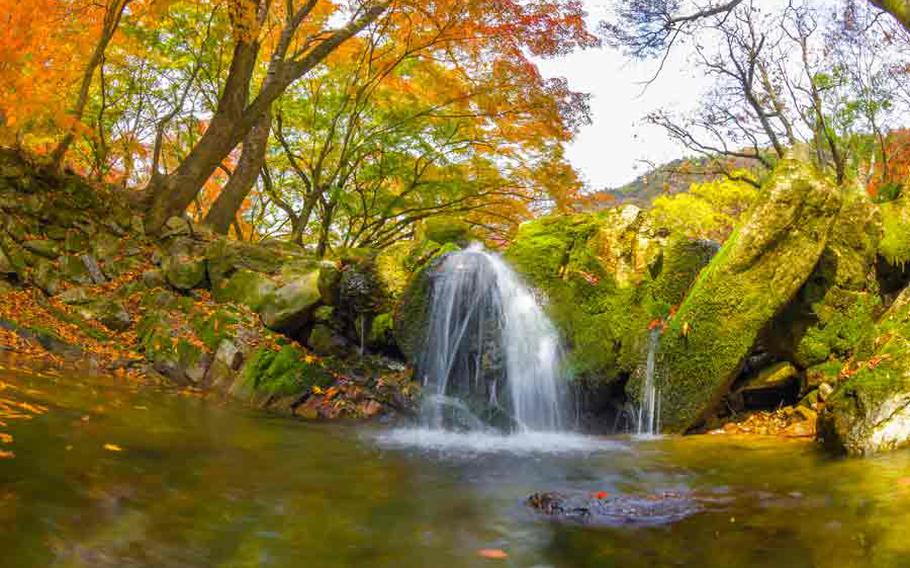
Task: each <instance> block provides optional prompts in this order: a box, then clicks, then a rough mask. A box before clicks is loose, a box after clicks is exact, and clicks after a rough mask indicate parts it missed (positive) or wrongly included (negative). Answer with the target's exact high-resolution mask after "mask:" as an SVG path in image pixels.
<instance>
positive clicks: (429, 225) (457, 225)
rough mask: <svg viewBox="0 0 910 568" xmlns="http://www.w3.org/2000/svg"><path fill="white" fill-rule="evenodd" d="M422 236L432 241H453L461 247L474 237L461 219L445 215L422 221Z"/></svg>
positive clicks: (444, 242) (442, 242) (445, 242)
mask: <svg viewBox="0 0 910 568" xmlns="http://www.w3.org/2000/svg"><path fill="white" fill-rule="evenodd" d="M423 237H424V238H425V239H427V240H429V241H433V242H434V243H439V244H448V243H454V244H457V245H459V246H462V247H464V246H467V245H468V244H469V243H470V242H471V241H472V240H473V239H474V236H473V234H472V233H471V226H470V225H469V224H468V223H466V222H465V221H464V220H463V219H457V218H455V217H445V216H442V217H430V218H429V219H427V220H426V221H424V226H423Z"/></svg>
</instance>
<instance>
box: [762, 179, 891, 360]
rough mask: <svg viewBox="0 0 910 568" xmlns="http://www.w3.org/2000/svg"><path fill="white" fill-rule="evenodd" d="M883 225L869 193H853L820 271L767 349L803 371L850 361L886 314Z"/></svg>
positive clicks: (779, 322)
mask: <svg viewBox="0 0 910 568" xmlns="http://www.w3.org/2000/svg"><path fill="white" fill-rule="evenodd" d="M881 231H882V222H881V215H880V213H879V210H878V208H877V207H876V206H875V205H874V204H873V203H872V202H871V201H870V200H869V198H868V197H867V195H866V194H865V192H863V191H853V192H849V191H848V192H847V193H846V195H845V197H844V205H843V207H842V208H841V210H840V213H839V214H838V216H837V219H836V220H835V222H834V224H833V225H832V227H831V232H830V235H829V238H828V242H827V244H826V246H825V248H824V250H823V251H822V255H821V258H820V259H819V261H818V265H817V266H816V267H815V270H814V271H813V272H812V274H811V275H810V276H809V279H808V280H807V281H806V283H805V285H803V287H802V288H801V289H800V291H799V293H798V294H797V297H796V299H795V300H794V301H793V302H792V303H791V304H790V305H788V306H787V308H786V309H785V310H784V312H783V313H782V314H780V316H778V317H777V318H775V320H774V322H773V323H772V325H771V326H769V328H768V332H767V334H766V336H765V341H764V343H765V344H766V345H768V346H769V347H771V348H772V349H774V350H775V351H776V352H777V354H778V356H779V357H781V358H784V359H787V360H790V361H793V362H794V363H796V364H797V365H799V366H800V367H802V368H809V367H812V366H814V365H818V364H820V363H824V362H825V361H827V360H828V359H829V358H832V357H836V358H840V359H846V358H847V357H849V356H850V354H851V353H852V350H853V348H854V346H855V345H857V344H858V343H859V342H860V341H861V340H862V339H863V337H865V336H866V335H868V334H869V332H870V330H871V329H872V327H873V326H874V324H875V316H876V314H877V313H878V311H879V310H880V306H881V299H880V297H879V289H878V282H877V280H876V273H875V263H876V253H877V250H878V246H879V240H880V238H881Z"/></svg>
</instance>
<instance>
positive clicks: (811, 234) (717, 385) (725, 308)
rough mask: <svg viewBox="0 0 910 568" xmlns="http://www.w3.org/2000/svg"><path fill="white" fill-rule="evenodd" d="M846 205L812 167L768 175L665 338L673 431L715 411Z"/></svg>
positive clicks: (664, 413)
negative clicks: (758, 194)
mask: <svg viewBox="0 0 910 568" xmlns="http://www.w3.org/2000/svg"><path fill="white" fill-rule="evenodd" d="M840 202H841V200H840V194H839V192H838V190H837V189H836V188H835V187H834V186H833V185H832V184H831V183H830V182H829V181H827V180H826V179H825V178H823V177H822V176H821V175H820V174H819V173H818V172H816V171H815V170H814V168H813V167H812V166H810V165H808V164H805V163H802V162H799V161H796V160H793V159H786V160H783V161H782V162H781V163H780V165H779V166H778V167H777V168H776V169H775V171H774V172H773V173H772V175H771V176H770V177H769V179H768V181H767V182H766V184H765V186H764V187H763V192H762V197H761V198H760V200H759V202H758V203H757V204H756V206H755V207H754V208H753V209H752V211H751V212H750V214H749V216H748V218H747V220H746V221H745V223H744V224H743V225H742V226H741V227H739V228H738V229H737V230H735V231H734V232H733V234H732V235H731V236H730V238H729V239H728V240H727V242H726V243H725V244H724V246H723V247H722V248H721V250H720V252H719V253H718V254H717V256H716V257H715V258H714V259H713V260H712V261H711V263H710V264H709V265H708V267H707V268H705V269H704V270H702V271H701V273H700V274H699V277H698V279H697V280H696V282H695V284H694V285H693V287H692V289H691V291H690V292H689V294H688V295H687V297H686V300H685V301H684V302H683V303H682V305H681V306H680V308H679V310H678V312H677V314H676V315H675V316H674V317H673V318H672V319H671V320H670V323H669V326H668V329H667V330H666V332H665V333H664V335H663V336H662V338H661V342H660V349H659V361H658V364H659V365H660V367H661V370H662V374H663V375H664V377H665V379H664V381H663V384H662V385H661V392H662V397H663V398H662V401H661V423H662V424H663V425H664V428H665V429H666V430H667V431H668V432H685V431H687V430H689V429H691V428H694V427H696V426H698V425H700V424H701V423H702V422H703V421H704V420H705V419H706V418H707V417H709V416H710V414H711V413H712V412H713V411H714V410H715V408H716V406H717V404H718V403H719V402H720V401H721V399H722V397H723V396H724V395H725V394H726V393H727V392H728V390H729V388H730V385H731V384H732V383H733V381H734V379H735V378H736V376H737V375H738V373H739V370H740V368H741V365H742V362H743V359H744V358H745V357H746V356H747V355H748V354H749V352H750V351H751V349H752V347H753V345H754V344H755V343H756V339H757V338H758V336H759V333H760V332H761V330H762V329H763V328H764V327H765V326H766V325H767V324H768V322H769V321H771V319H772V318H773V317H774V316H775V315H776V314H777V313H778V312H779V311H780V310H781V309H782V308H783V307H784V306H786V305H787V304H788V303H789V302H790V301H791V300H792V299H793V297H794V296H795V294H796V292H797V291H798V290H799V289H800V287H801V286H802V285H803V284H804V283H805V281H806V279H807V278H808V277H809V275H810V274H811V273H812V271H813V269H814V268H815V265H816V263H817V262H818V260H819V258H820V257H821V254H822V251H823V250H824V248H825V244H826V242H827V239H828V233H829V231H830V228H831V225H832V223H833V222H834V219H835V217H836V216H837V213H838V211H839V208H840Z"/></svg>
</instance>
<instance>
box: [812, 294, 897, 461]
mask: <svg viewBox="0 0 910 568" xmlns="http://www.w3.org/2000/svg"><path fill="white" fill-rule="evenodd" d="M908 353H910V288H907V289H905V290H904V291H903V292H902V293H901V295H900V296H898V298H897V300H895V302H894V304H892V305H891V307H890V308H889V309H888V311H887V312H885V314H884V315H883V316H882V317H881V319H880V320H879V321H878V324H877V325H876V327H875V329H874V331H873V333H871V334H869V336H868V337H867V338H866V339H865V340H864V341H863V342H862V344H861V345H860V346H859V348H858V349H857V353H856V355H855V356H854V359H853V360H851V361H849V362H848V363H847V365H846V366H845V373H844V374H846V375H849V378H847V379H846V380H844V381H842V382H841V383H840V384H839V385H838V387H837V388H836V389H835V391H834V392H833V393H832V394H831V396H830V397H828V399H827V400H826V401H825V405H824V409H823V411H822V412H821V414H820V415H819V423H818V432H819V437H820V438H821V439H822V441H823V442H824V443H825V445H826V446H827V447H828V448H829V449H831V450H834V451H837V452H844V453H848V454H851V455H869V454H874V453H877V452H882V451H887V450H893V449H896V448H901V447H906V446H910V357H908Z"/></svg>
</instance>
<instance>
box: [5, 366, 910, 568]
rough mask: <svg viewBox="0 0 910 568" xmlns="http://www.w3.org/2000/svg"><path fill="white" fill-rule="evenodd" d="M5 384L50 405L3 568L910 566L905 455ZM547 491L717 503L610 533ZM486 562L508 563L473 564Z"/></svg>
mask: <svg viewBox="0 0 910 568" xmlns="http://www.w3.org/2000/svg"><path fill="white" fill-rule="evenodd" d="M0 380H4V381H7V382H10V383H14V384H16V385H18V386H19V387H21V388H20V389H19V390H17V391H16V392H17V393H18V396H22V397H26V398H28V399H29V401H30V402H32V403H37V404H42V405H44V406H47V407H48V411H47V412H46V413H45V414H41V415H39V416H36V417H34V418H33V419H31V420H23V421H17V422H10V423H9V425H8V426H7V427H6V428H5V430H6V431H8V432H9V433H10V434H12V435H13V436H14V440H15V441H14V444H13V448H14V450H15V452H16V458H15V459H12V460H3V461H0V550H2V562H0V564H2V565H3V566H11V567H17V568H19V567H23V568H27V567H33V566H34V567H38V566H41V567H45V566H60V567H83V566H92V567H108V566H111V567H113V566H137V567H163V566H167V567H169V566H181V567H185V566H194V567H195V566H199V567H202V566H205V567H212V566H214V567H246V566H276V567H285V566H288V567H292V566H293V567H330V568H331V567H340V566H357V567H373V566H389V567H393V566H394V567H400V568H410V567H424V566H426V567H461V566H490V565H500V566H523V567H531V566H538V567H542V566H552V567H560V568H561V567H567V568H568V567H573V568H574V567H595V566H596V567H604V566H622V567H624V568H628V567H655V566H684V567H685V566H697V567H699V568H704V567H708V568H712V567H724V568H730V567H745V566H759V567H764V566H767V567H775V568H779V567H791V566H793V567H823V568H826V567H838V568H840V567H854V566H855V567H859V566H886V567H890V566H894V567H901V566H910V539H908V538H907V537H906V530H907V529H906V527H907V526H910V512H908V511H910V480H908V478H910V453H906V452H904V453H898V454H894V455H891V456H883V457H880V458H875V459H871V460H865V461H855V460H834V459H830V458H826V457H824V456H823V455H821V454H820V453H817V452H816V451H815V449H814V448H813V447H812V446H811V445H809V444H806V443H781V442H756V441H754V440H750V441H738V440H730V439H725V438H712V437H701V438H689V439H678V438H672V437H667V438H663V439H656V440H632V439H623V440H620V441H603V440H600V441H598V440H590V439H572V438H567V439H562V440H560V439H554V440H552V443H553V444H554V445H556V444H566V445H570V444H581V446H578V447H576V448H575V449H574V451H560V452H553V451H549V449H550V448H543V449H547V450H548V451H537V449H539V448H530V449H528V448H527V447H526V448H525V449H524V450H520V451H519V450H518V449H516V448H517V446H514V444H515V440H511V441H509V442H503V441H502V439H501V438H499V439H493V438H490V439H488V440H486V441H483V442H482V443H481V442H478V441H476V440H475V441H474V442H472V443H467V442H465V441H462V442H461V443H459V441H458V440H435V441H434V440H429V441H428V440H421V439H414V438H413V436H414V435H415V434H413V432H412V433H411V436H412V437H411V438H408V434H407V432H408V431H398V432H386V431H382V430H379V429H374V430H367V431H364V430H363V429H358V428H354V427H348V426H338V425H311V424H305V423H300V422H295V421H292V420H288V419H284V418H278V417H272V416H269V415H264V414H260V413H256V412H253V411H246V410H244V409H238V408H235V407H228V406H224V405H221V404H219V403H217V402H213V401H207V400H200V399H196V398H191V397H185V396H181V395H179V394H177V393H173V392H169V391H153V390H148V389H137V388H125V387H123V386H118V385H116V384H115V383H114V382H112V381H110V380H105V379H78V380H77V379H75V378H49V377H39V376H31V375H23V374H19V375H18V376H10V375H5V376H3V375H0ZM573 440H574V441H573ZM533 442H534V443H536V444H538V445H541V444H543V445H544V446H545V445H546V444H545V443H544V442H545V441H542V440H539V439H538V440H534V441H533ZM105 444H112V445H114V446H118V447H120V448H122V451H120V452H117V451H111V450H109V449H105V448H104V446H105ZM478 444H479V445H478ZM503 444H513V447H503ZM551 490H564V491H591V492H604V493H607V494H609V495H611V496H614V495H637V494H652V493H656V492H660V491H674V492H680V493H691V494H698V495H710V496H714V497H715V498H714V499H713V501H712V502H711V504H710V506H707V507H705V508H704V511H703V512H701V513H698V514H695V515H693V516H690V517H688V518H686V519H684V520H681V521H678V522H676V523H674V524H671V525H662V526H644V527H641V526H639V527H614V528H604V527H591V526H584V525H579V524H566V525H563V524H557V523H553V522H551V521H548V520H546V519H542V518H540V517H538V516H536V515H535V514H534V513H533V512H531V511H530V510H528V509H527V507H526V506H525V504H524V500H525V498H526V497H527V496H528V495H529V494H531V493H533V492H537V491H551ZM491 548H492V549H501V550H504V551H505V552H507V553H508V555H509V557H508V559H506V560H486V559H482V558H480V557H479V556H478V554H477V551H478V550H479V549H491Z"/></svg>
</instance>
